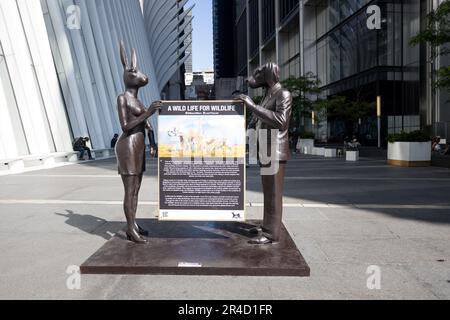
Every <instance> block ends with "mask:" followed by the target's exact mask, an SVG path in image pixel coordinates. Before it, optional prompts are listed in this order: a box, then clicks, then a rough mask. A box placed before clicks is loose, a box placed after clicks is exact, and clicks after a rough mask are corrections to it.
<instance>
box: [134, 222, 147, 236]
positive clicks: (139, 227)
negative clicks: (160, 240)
mask: <svg viewBox="0 0 450 320" xmlns="http://www.w3.org/2000/svg"><path fill="white" fill-rule="evenodd" d="M136 228H137V231H138V233H139V234H140V235H141V236H144V237H148V234H149V233H148V231H147V230H145V229H144V228H142V227H141V226H140V225H138V224H137V223H136Z"/></svg>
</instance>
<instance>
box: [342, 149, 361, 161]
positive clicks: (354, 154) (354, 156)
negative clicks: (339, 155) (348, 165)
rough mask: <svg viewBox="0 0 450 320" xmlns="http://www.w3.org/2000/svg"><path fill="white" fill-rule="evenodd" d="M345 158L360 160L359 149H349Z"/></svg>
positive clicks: (347, 159)
mask: <svg viewBox="0 0 450 320" xmlns="http://www.w3.org/2000/svg"><path fill="white" fill-rule="evenodd" d="M345 160H346V161H352V162H356V161H359V151H347V152H346V153H345Z"/></svg>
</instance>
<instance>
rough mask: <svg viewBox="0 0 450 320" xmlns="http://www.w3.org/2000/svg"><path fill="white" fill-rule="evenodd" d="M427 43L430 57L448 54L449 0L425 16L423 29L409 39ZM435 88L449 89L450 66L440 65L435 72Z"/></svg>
mask: <svg viewBox="0 0 450 320" xmlns="http://www.w3.org/2000/svg"><path fill="white" fill-rule="evenodd" d="M420 43H427V44H429V45H430V46H431V48H432V53H431V57H430V58H431V59H432V60H434V59H435V58H436V57H438V56H445V55H449V54H450V46H449V44H450V0H444V1H442V2H441V4H440V5H439V6H438V8H437V9H436V10H433V11H432V12H430V13H429V14H428V16H427V26H426V28H425V30H423V31H422V32H420V33H419V34H418V35H417V36H415V37H413V38H412V39H411V45H418V44H420ZM434 85H435V87H437V88H446V89H447V90H450V66H446V67H442V68H440V69H439V70H437V72H436V80H435V82H434Z"/></svg>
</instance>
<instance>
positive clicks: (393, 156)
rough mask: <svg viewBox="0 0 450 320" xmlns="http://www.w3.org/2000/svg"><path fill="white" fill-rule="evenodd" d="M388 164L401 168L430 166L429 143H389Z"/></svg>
mask: <svg viewBox="0 0 450 320" xmlns="http://www.w3.org/2000/svg"><path fill="white" fill-rule="evenodd" d="M388 164H390V165H394V166H401V167H427V166H430V165H431V142H393V143H389V146H388Z"/></svg>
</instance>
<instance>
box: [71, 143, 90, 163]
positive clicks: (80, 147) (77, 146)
mask: <svg viewBox="0 0 450 320" xmlns="http://www.w3.org/2000/svg"><path fill="white" fill-rule="evenodd" d="M87 142H89V138H87V137H86V138H83V137H80V138H77V139H75V141H74V142H73V151H78V152H80V156H79V157H78V160H80V161H83V160H84V154H85V152H87V154H88V156H89V160H94V158H92V152H91V149H90V148H89V147H88V146H87V145H86V143H87Z"/></svg>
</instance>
